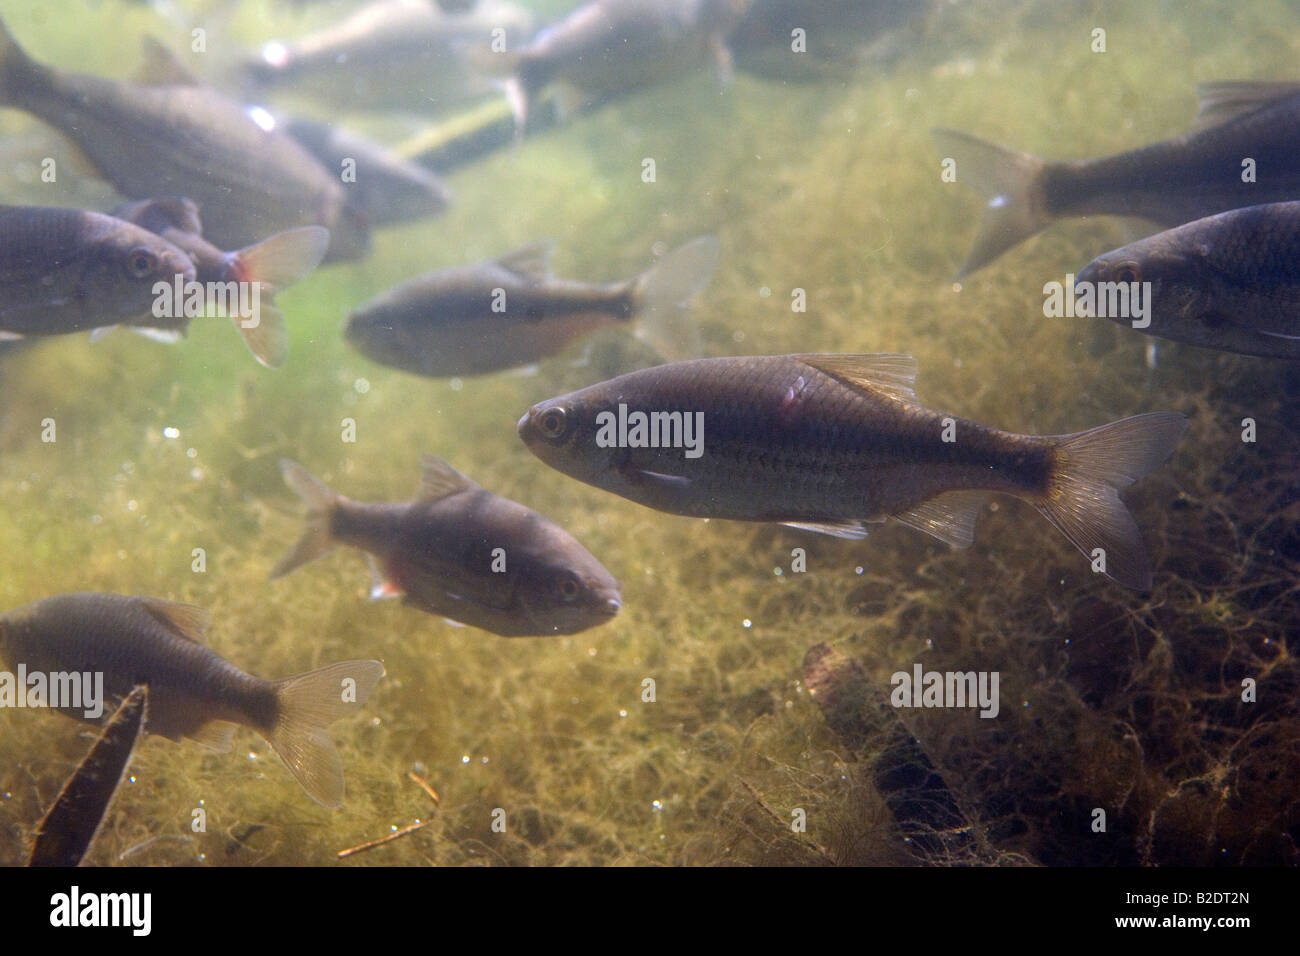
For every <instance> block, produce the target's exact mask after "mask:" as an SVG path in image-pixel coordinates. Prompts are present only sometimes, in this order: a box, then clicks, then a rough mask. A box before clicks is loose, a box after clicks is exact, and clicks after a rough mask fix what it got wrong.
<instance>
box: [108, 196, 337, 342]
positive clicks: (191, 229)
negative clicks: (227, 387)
mask: <svg viewBox="0 0 1300 956" xmlns="http://www.w3.org/2000/svg"><path fill="white" fill-rule="evenodd" d="M113 215H114V216H115V217H117V218H118V219H122V220H124V221H126V222H131V223H134V224H135V225H137V226H140V227H142V228H144V229H148V230H149V231H150V232H152V233H155V234H156V235H159V236H162V237H163V238H164V239H166V240H167V241H168V242H170V243H172V245H174V246H176V247H177V248H179V249H182V250H184V251H185V253H186V254H187V255H188V256H189V257H190V259H191V260H192V261H193V262H194V267H195V281H197V282H201V283H205V284H206V283H209V282H218V283H227V282H256V283H257V284H258V288H259V303H258V310H257V315H256V316H254V317H253V318H252V319H241V317H240V316H239V314H238V312H237V311H235V310H228V311H229V312H230V319H231V321H233V322H234V323H235V328H236V329H238V330H239V334H240V335H241V336H242V337H243V339H244V344H245V345H247V346H248V350H249V351H250V352H252V353H253V357H254V358H256V359H257V360H258V361H259V362H261V363H262V364H263V365H265V366H266V367H267V368H279V367H280V366H281V365H283V364H284V360H285V358H286V357H287V356H288V354H289V335H288V332H286V331H285V327H284V315H283V314H282V313H281V312H280V310H279V309H277V308H276V307H275V302H274V300H275V294H276V293H277V292H279V291H280V290H281V289H285V288H288V287H289V286H291V285H293V284H294V283H295V282H297V281H299V280H300V279H302V278H303V277H304V276H306V275H307V274H308V273H310V272H311V271H312V270H313V269H315V268H316V266H318V265H319V264H320V261H321V259H322V258H324V256H325V250H326V249H328V248H329V241H330V234H329V230H328V229H325V228H324V227H322V226H302V227H300V228H298V229H288V230H286V231H284V232H279V233H276V234H275V235H274V236H271V238H269V239H264V240H262V241H261V242H259V243H257V244H255V245H252V246H248V247H247V248H245V249H238V250H236V251H234V252H222V251H221V250H220V249H218V248H217V247H216V246H214V245H213V244H212V243H210V242H208V241H207V240H206V239H204V238H203V224H202V223H201V222H200V220H199V208H198V206H196V205H195V204H194V203H192V202H190V200H188V199H185V198H183V197H180V196H173V197H168V198H166V199H141V200H138V201H136V202H130V203H125V204H124V205H121V206H119V207H118V208H116V209H114V210H113ZM229 301H230V298H229V297H228V298H227V302H229Z"/></svg>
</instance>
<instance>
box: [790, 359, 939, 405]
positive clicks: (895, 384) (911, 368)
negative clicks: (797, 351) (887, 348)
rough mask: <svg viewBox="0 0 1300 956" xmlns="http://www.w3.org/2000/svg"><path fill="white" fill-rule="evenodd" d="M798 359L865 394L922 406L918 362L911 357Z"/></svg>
mask: <svg viewBox="0 0 1300 956" xmlns="http://www.w3.org/2000/svg"><path fill="white" fill-rule="evenodd" d="M794 358H797V359H798V360H799V361H801V362H803V363H804V364H805V365H811V366H812V367H813V368H815V369H817V370H818V371H820V372H825V373H826V374H827V375H829V376H831V378H834V379H836V380H838V381H840V382H843V383H844V384H845V385H849V386H852V387H853V388H856V389H859V390H861V391H867V392H875V393H878V394H882V395H885V396H886V397H888V398H892V399H894V400H895V401H899V402H903V403H904V404H907V405H919V404H920V402H918V401H917V398H916V359H915V358H913V357H912V356H910V355H894V354H889V353H882V354H878V355H871V354H864V355H796V356H794Z"/></svg>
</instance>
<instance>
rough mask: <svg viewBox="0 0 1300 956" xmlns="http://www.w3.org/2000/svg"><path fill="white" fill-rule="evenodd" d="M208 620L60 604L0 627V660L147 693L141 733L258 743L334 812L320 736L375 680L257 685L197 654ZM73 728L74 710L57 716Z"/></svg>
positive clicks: (364, 670) (122, 605) (338, 779)
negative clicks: (69, 719) (256, 737)
mask: <svg viewBox="0 0 1300 956" xmlns="http://www.w3.org/2000/svg"><path fill="white" fill-rule="evenodd" d="M208 621H209V618H208V614H207V612H206V611H204V610H203V609H202V608H199V607H195V606H193V605H191V604H177V603H175V602H173V601H164V600H161V599H159V598H150V597H126V596H123V595H117V594H61V595H58V596H56V597H51V598H46V599H45V600H43V601H37V602H36V603H35V604H29V605H27V606H26V607H22V608H19V609H17V610H14V611H10V612H9V613H8V614H5V615H4V616H3V617H0V656H3V657H4V659H5V660H7V661H9V662H10V663H11V664H12V665H14V666H17V664H18V663H19V662H21V663H24V664H25V665H26V667H27V670H28V671H29V672H37V671H39V672H43V673H45V674H50V673H57V672H64V673H66V672H72V671H77V672H86V671H90V672H97V673H98V672H102V673H103V675H104V695H105V697H106V698H114V699H116V698H122V697H125V696H126V695H127V694H129V693H130V692H131V690H132V689H133V688H134V687H135V685H136V684H145V685H146V686H148V688H149V703H148V718H147V720H146V723H145V732H146V733H151V734H159V735H160V736H163V737H166V738H168V739H169V740H180V739H181V738H182V737H188V738H190V739H191V740H195V741H198V742H199V743H201V744H203V745H205V746H207V747H211V748H212V749H214V750H219V751H223V752H224V751H226V750H228V749H229V747H230V740H231V737H232V735H233V733H234V730H235V725H239V726H242V727H248V728H249V729H251V730H254V731H256V732H257V733H259V734H261V735H262V737H264V738H265V739H266V742H267V743H269V744H270V745H271V748H272V749H273V750H275V752H276V753H277V754H278V755H279V757H280V759H281V760H283V761H284V764H285V766H287V767H288V768H289V771H290V772H291V773H292V774H293V776H294V778H295V779H296V780H297V781H298V783H299V784H301V785H302V788H303V789H304V790H305V791H307V795H308V796H309V797H311V798H312V799H313V800H315V801H316V802H317V803H319V804H321V805H322V806H325V807H330V808H334V807H339V806H341V805H342V803H343V767H342V764H341V763H340V761H339V755H338V752H337V751H336V750H335V749H334V744H333V743H331V742H330V739H329V736H328V735H327V734H326V732H325V728H326V727H327V726H329V725H330V724H331V723H333V722H334V721H335V720H338V719H339V718H340V717H345V716H349V715H351V714H355V713H356V712H357V711H358V710H359V709H360V707H361V705H362V704H364V703H365V701H366V698H367V697H369V696H370V692H371V690H372V689H373V688H374V686H375V684H376V682H378V680H379V678H380V677H382V676H383V674H384V667H383V665H382V664H380V663H379V662H378V661H359V660H358V661H345V662H343V663H339V664H330V665H329V666H327V667H322V668H320V669H318V670H314V671H309V672H307V673H305V674H298V675H296V676H294V677H286V678H284V679H283V680H263V679H262V678H260V677H254V676H252V675H251V674H246V673H244V672H243V671H241V670H240V669H239V668H238V667H236V666H235V665H234V664H231V663H230V662H229V661H227V660H225V659H224V658H222V657H220V656H218V655H217V654H216V653H214V652H213V651H211V650H209V649H208V648H207V647H206V646H204V644H203V634H204V631H206V630H207V627H208ZM64 712H65V713H67V714H69V715H70V716H74V717H78V718H79V719H84V718H82V711H80V710H65V711H64Z"/></svg>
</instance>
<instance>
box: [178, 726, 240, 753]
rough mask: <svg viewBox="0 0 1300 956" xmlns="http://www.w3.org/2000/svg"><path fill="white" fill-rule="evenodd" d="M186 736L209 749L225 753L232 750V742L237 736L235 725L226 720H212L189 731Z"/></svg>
mask: <svg viewBox="0 0 1300 956" xmlns="http://www.w3.org/2000/svg"><path fill="white" fill-rule="evenodd" d="M185 736H186V737H188V738H190V740H192V741H194V742H195V743H197V744H202V745H203V746H204V747H207V748H208V749H209V750H215V751H216V752H217V753H219V754H224V753H227V752H229V750H230V742H231V740H232V739H233V738H234V736H235V725H234V724H232V723H230V722H228V721H225V720H210V721H208V722H207V723H206V724H201V725H199V726H198V727H195V728H194V729H193V730H191V731H189V732H188V733H187V734H186V735H185Z"/></svg>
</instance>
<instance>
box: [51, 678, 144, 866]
mask: <svg viewBox="0 0 1300 956" xmlns="http://www.w3.org/2000/svg"><path fill="white" fill-rule="evenodd" d="M148 694H149V689H148V688H147V687H145V686H143V685H137V686H136V687H135V689H134V690H132V691H131V693H129V694H127V695H126V699H125V700H123V701H122V706H120V707H118V709H117V713H115V714H114V715H113V717H112V719H111V720H110V721H109V722H108V724H107V725H106V726H105V727H104V732H103V733H101V734H100V735H99V739H98V740H96V741H95V744H94V746H93V747H91V748H90V753H88V754H86V756H85V758H84V759H83V760H82V761H81V763H80V764H79V765H78V766H77V769H76V770H75V771H74V772H73V774H72V776H71V777H69V778H68V782H67V783H65V784H64V785H63V790H62V791H61V792H60V793H59V796H58V798H57V799H56V800H55V801H54V805H53V806H51V807H50V809H49V811H48V812H47V813H46V814H45V816H44V817H43V818H42V819H41V822H40V826H38V827H37V828H36V840H35V842H34V843H33V844H32V852H31V856H29V857H28V859H27V865H28V866H76V865H77V864H78V863H80V862H81V860H82V858H83V857H84V856H85V855H86V851H87V850H89V849H90V844H91V843H93V842H94V840H95V834H96V833H97V832H98V831H99V825H100V823H102V822H103V820H104V814H105V813H107V812H108V806H109V804H110V803H111V802H112V800H113V794H114V793H116V792H117V787H118V784H120V783H121V782H122V774H123V773H124V772H125V771H126V765H127V761H128V760H130V758H131V752H132V751H133V750H135V742H136V740H138V739H139V737H140V730H141V728H142V727H143V725H144V722H145V704H146V701H147V699H148Z"/></svg>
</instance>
